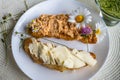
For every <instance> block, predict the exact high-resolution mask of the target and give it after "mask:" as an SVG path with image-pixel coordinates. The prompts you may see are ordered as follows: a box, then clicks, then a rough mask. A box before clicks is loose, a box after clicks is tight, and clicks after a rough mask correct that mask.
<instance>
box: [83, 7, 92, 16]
mask: <svg viewBox="0 0 120 80" xmlns="http://www.w3.org/2000/svg"><path fill="white" fill-rule="evenodd" d="M84 12H85V15H86V16H87V15H90V14H91V12H90V11H89V10H88V9H87V8H85V9H84Z"/></svg>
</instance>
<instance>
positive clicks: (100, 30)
mask: <svg viewBox="0 0 120 80" xmlns="http://www.w3.org/2000/svg"><path fill="white" fill-rule="evenodd" d="M95 27H96V29H95V30H96V35H97V37H98V42H101V41H102V40H103V39H104V37H105V36H106V29H105V26H104V25H103V24H102V22H98V23H96V25H95Z"/></svg>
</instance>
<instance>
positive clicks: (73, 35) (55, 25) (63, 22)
mask: <svg viewBox="0 0 120 80" xmlns="http://www.w3.org/2000/svg"><path fill="white" fill-rule="evenodd" d="M68 19H69V15H68V14H58V15H47V14H43V15H41V16H40V17H39V18H36V19H34V20H33V21H32V22H30V23H29V25H28V27H27V32H28V33H29V34H30V35H32V36H33V37H35V38H41V37H55V38H59V39H65V40H78V41H81V42H83V43H96V42H97V37H96V34H95V33H94V32H92V33H91V34H90V35H89V37H88V39H87V40H86V38H85V37H83V36H82V35H81V29H80V28H77V27H76V24H75V23H71V22H68Z"/></svg>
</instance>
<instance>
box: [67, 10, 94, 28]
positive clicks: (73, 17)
mask: <svg viewBox="0 0 120 80" xmlns="http://www.w3.org/2000/svg"><path fill="white" fill-rule="evenodd" d="M90 14H91V12H90V11H89V10H88V9H87V8H78V9H76V10H74V11H73V12H72V13H71V14H70V16H69V20H68V22H72V23H76V27H77V28H80V26H85V24H86V23H89V22H91V21H92V16H91V15H90Z"/></svg>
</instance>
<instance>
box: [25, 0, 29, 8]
mask: <svg viewBox="0 0 120 80" xmlns="http://www.w3.org/2000/svg"><path fill="white" fill-rule="evenodd" d="M24 4H25V8H26V10H28V5H27V2H26V0H24Z"/></svg>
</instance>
